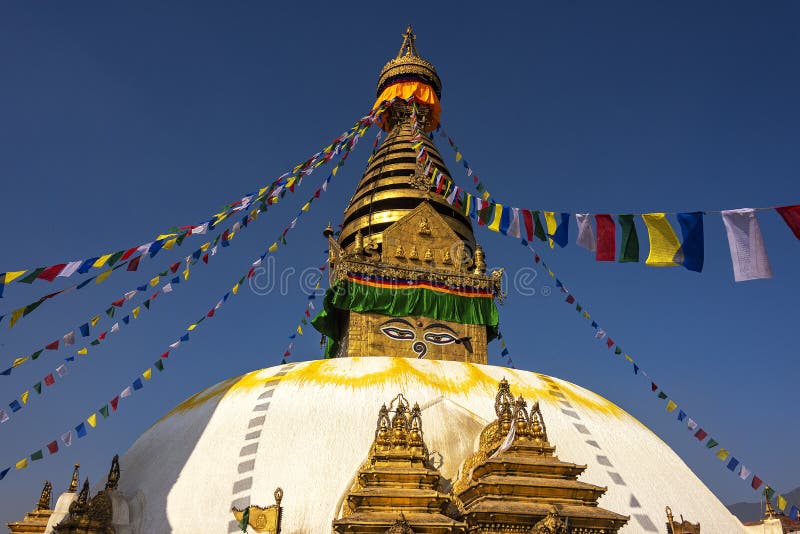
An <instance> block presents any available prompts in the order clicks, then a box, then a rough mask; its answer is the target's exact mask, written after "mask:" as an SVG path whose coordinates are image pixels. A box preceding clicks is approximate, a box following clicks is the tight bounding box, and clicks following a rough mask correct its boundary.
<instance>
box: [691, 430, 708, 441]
mask: <svg viewBox="0 0 800 534" xmlns="http://www.w3.org/2000/svg"><path fill="white" fill-rule="evenodd" d="M707 436H708V432H706V431H705V430H703V429H702V428H701V429H700V430H698V431H697V432H695V435H694V437H696V438H697V441H703V440H704V439H706V437H707Z"/></svg>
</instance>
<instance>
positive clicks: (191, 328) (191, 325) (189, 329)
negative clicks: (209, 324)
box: [186, 323, 197, 332]
mask: <svg viewBox="0 0 800 534" xmlns="http://www.w3.org/2000/svg"><path fill="white" fill-rule="evenodd" d="M195 328H197V323H194V324H190V325H189V328H187V329H186V330H188V331H189V332H191V331H192V330H194V329H195Z"/></svg>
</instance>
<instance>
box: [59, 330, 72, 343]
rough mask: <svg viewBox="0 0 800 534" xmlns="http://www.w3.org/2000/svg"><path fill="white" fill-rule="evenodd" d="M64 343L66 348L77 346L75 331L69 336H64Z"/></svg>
mask: <svg viewBox="0 0 800 534" xmlns="http://www.w3.org/2000/svg"><path fill="white" fill-rule="evenodd" d="M61 339H62V340H63V341H64V345H65V346H69V345H74V344H75V331H74V330H73V331H72V332H69V333H68V334H64V337H63V338H61Z"/></svg>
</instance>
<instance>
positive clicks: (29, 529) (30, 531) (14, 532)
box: [6, 480, 53, 534]
mask: <svg viewBox="0 0 800 534" xmlns="http://www.w3.org/2000/svg"><path fill="white" fill-rule="evenodd" d="M52 492H53V485H52V484H51V483H50V482H49V481H47V480H46V481H45V483H44V487H43V488H42V493H41V495H40V496H39V502H37V503H36V507H35V508H34V509H33V511H31V512H28V513H27V514H25V517H24V518H23V519H22V521H14V522H10V523H6V526H8V530H9V532H10V533H11V534H44V531H45V529H46V528H47V522H48V521H49V520H50V515H51V514H52V513H53V510H52V509H51V508H50V506H51V504H52Z"/></svg>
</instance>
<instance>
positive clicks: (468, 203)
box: [464, 193, 472, 217]
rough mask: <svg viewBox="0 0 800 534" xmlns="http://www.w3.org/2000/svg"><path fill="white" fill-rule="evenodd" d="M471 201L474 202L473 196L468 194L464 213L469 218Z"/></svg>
mask: <svg viewBox="0 0 800 534" xmlns="http://www.w3.org/2000/svg"><path fill="white" fill-rule="evenodd" d="M471 201H472V195H470V194H469V193H467V201H466V202H465V203H464V213H466V214H467V217H469V207H470V204H471V203H472V202H471Z"/></svg>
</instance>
